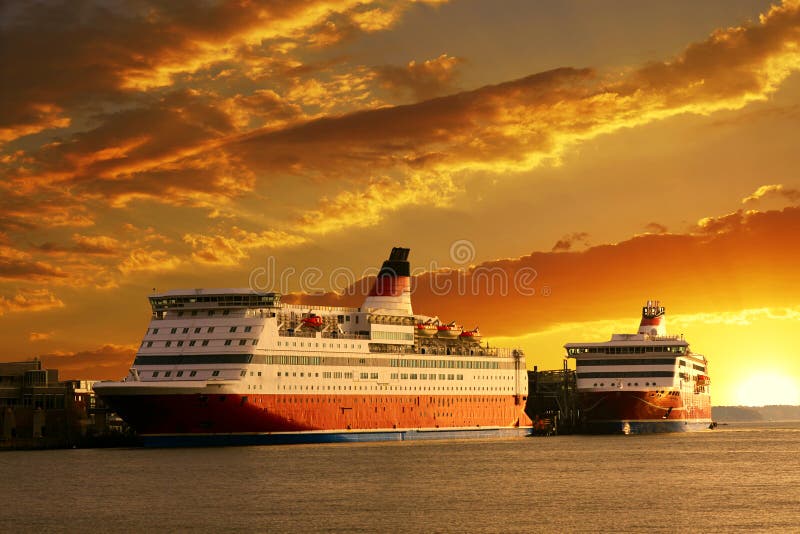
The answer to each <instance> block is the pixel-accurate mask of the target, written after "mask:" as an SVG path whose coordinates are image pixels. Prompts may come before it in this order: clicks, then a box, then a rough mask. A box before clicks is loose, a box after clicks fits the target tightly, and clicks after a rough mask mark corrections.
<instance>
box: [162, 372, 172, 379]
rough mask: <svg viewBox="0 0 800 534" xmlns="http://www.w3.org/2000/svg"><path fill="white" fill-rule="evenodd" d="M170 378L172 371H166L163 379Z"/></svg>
mask: <svg viewBox="0 0 800 534" xmlns="http://www.w3.org/2000/svg"><path fill="white" fill-rule="evenodd" d="M170 376H172V371H167V372H165V373H164V378H169V377H170Z"/></svg>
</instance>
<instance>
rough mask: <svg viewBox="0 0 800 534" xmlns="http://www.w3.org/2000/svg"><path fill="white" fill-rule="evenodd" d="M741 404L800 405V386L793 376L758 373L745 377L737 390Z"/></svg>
mask: <svg viewBox="0 0 800 534" xmlns="http://www.w3.org/2000/svg"><path fill="white" fill-rule="evenodd" d="M736 399H737V404H739V405H741V406H768V405H774V404H788V405H791V406H797V405H800V386H798V383H797V380H795V379H794V378H792V377H789V376H785V375H780V374H778V373H758V374H755V375H751V376H749V377H747V378H745V379H744V380H743V381H742V382H741V383H740V384H739V387H738V388H737V391H736Z"/></svg>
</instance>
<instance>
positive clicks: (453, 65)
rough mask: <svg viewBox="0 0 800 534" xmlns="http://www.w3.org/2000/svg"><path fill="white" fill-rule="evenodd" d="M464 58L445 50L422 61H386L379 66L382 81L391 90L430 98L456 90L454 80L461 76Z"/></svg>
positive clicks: (417, 98) (418, 97)
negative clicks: (398, 64) (406, 62)
mask: <svg viewBox="0 0 800 534" xmlns="http://www.w3.org/2000/svg"><path fill="white" fill-rule="evenodd" d="M463 62H464V60H463V59H462V58H458V57H452V56H448V55H447V54H442V55H441V56H439V57H437V58H435V59H429V60H426V61H423V62H421V63H417V62H416V61H411V62H409V63H408V65H406V66H404V67H398V66H396V65H384V66H381V67H376V68H375V71H376V72H377V73H378V81H379V83H380V84H381V85H382V86H383V87H384V88H386V89H389V90H390V91H391V92H393V93H395V94H398V95H404V94H405V93H410V94H411V95H412V96H413V97H414V98H415V99H416V100H427V99H430V98H433V97H437V96H441V95H443V94H445V93H450V92H452V91H454V90H455V86H454V85H453V82H454V80H455V78H456V77H457V76H458V66H459V65H460V64H461V63H463Z"/></svg>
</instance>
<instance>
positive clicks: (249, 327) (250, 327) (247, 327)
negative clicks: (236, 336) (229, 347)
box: [244, 326, 253, 332]
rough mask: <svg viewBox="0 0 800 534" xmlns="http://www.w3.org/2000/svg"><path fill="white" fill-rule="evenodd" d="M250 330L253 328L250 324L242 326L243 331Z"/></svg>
mask: <svg viewBox="0 0 800 534" xmlns="http://www.w3.org/2000/svg"><path fill="white" fill-rule="evenodd" d="M251 330H253V327H252V326H245V327H244V331H245V332H250V331H251Z"/></svg>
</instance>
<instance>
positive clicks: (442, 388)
mask: <svg viewBox="0 0 800 534" xmlns="http://www.w3.org/2000/svg"><path fill="white" fill-rule="evenodd" d="M277 388H278V391H284V390H286V391H513V388H510V387H503V388H490V387H466V386H430V387H422V386H420V387H417V386H413V387H412V386H385V385H379V386H292V385H288V386H282V385H278V387H277ZM253 389H255V388H253Z"/></svg>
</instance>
